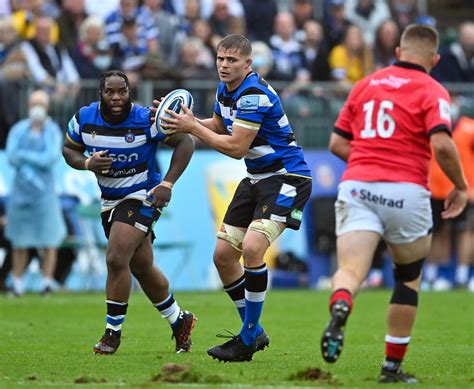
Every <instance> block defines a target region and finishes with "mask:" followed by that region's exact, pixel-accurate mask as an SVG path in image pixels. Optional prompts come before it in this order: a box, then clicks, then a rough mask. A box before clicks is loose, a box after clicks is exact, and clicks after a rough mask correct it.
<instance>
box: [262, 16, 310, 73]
mask: <svg viewBox="0 0 474 389" xmlns="http://www.w3.org/2000/svg"><path fill="white" fill-rule="evenodd" d="M294 34H295V21H294V18H293V15H292V14H291V13H289V12H279V13H278V14H277V16H276V18H275V28H274V35H273V36H272V37H271V38H270V47H271V49H272V51H273V58H274V64H273V70H272V72H271V73H270V74H269V76H268V78H269V79H271V80H281V81H292V80H294V79H296V78H298V77H305V75H307V74H308V71H307V70H306V69H305V68H304V67H303V64H304V56H303V51H302V48H301V45H300V43H299V42H298V41H297V40H296V39H295V35H294Z"/></svg>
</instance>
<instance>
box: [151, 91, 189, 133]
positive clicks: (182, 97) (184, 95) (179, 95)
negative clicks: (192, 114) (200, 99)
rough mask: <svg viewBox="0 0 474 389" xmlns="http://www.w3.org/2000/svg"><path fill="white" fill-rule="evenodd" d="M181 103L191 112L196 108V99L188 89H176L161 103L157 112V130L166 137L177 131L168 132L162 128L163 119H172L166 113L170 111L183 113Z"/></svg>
mask: <svg viewBox="0 0 474 389" xmlns="http://www.w3.org/2000/svg"><path fill="white" fill-rule="evenodd" d="M181 103H183V104H184V105H186V107H188V108H189V109H190V110H192V109H193V106H194V99H193V96H192V95H191V93H189V91H187V90H186V89H175V90H173V91H171V92H170V93H168V94H167V95H166V96H165V97H164V98H163V99H162V100H161V102H160V105H159V106H158V109H157V110H156V114H155V123H154V125H155V126H156V128H157V130H158V131H160V132H161V133H163V134H165V135H171V134H173V133H174V132H175V131H174V130H167V129H166V128H163V127H161V120H160V118H161V117H171V115H170V114H168V113H166V112H165V110H166V109H169V110H170V111H174V112H176V113H178V114H179V113H181V112H182V108H181Z"/></svg>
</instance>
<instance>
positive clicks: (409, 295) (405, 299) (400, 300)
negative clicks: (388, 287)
mask: <svg viewBox="0 0 474 389" xmlns="http://www.w3.org/2000/svg"><path fill="white" fill-rule="evenodd" d="M390 304H401V305H411V306H412V307H417V306H418V292H417V291H416V290H414V289H412V288H410V287H408V286H406V285H405V284H404V283H403V282H401V281H397V282H395V288H393V294H392V298H391V299H390Z"/></svg>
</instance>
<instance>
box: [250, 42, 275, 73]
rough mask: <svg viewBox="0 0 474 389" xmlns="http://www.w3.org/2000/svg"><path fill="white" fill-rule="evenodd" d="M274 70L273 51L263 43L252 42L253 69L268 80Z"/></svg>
mask: <svg viewBox="0 0 474 389" xmlns="http://www.w3.org/2000/svg"><path fill="white" fill-rule="evenodd" d="M272 68H273V53H272V49H270V47H269V46H268V45H267V44H266V43H265V42H261V41H256V42H252V69H253V70H254V71H255V72H257V73H258V74H260V76H262V78H266V77H267V75H268V73H270V71H271V70H272Z"/></svg>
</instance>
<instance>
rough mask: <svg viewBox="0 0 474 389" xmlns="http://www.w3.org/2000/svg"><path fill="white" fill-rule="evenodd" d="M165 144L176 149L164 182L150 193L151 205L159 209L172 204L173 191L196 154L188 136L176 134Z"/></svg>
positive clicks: (167, 139) (190, 137)
mask: <svg viewBox="0 0 474 389" xmlns="http://www.w3.org/2000/svg"><path fill="white" fill-rule="evenodd" d="M165 143H166V144H167V145H169V146H171V147H173V148H174V151H173V155H172V156H171V162H170V167H169V169H168V171H167V173H166V175H165V176H164V178H163V181H162V182H161V183H160V184H159V185H157V186H155V187H154V188H153V189H152V190H151V191H150V192H149V194H153V199H152V200H151V203H152V204H153V205H154V206H155V207H158V208H161V207H166V206H167V205H168V203H169V202H170V200H171V189H172V188H173V186H174V184H175V183H176V181H177V180H178V178H179V177H180V176H181V174H183V172H184V170H185V169H186V167H187V166H188V164H189V161H190V160H191V157H192V155H193V152H194V140H193V138H192V136H190V135H188V134H174V135H172V136H169V137H167V138H166V139H165Z"/></svg>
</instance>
